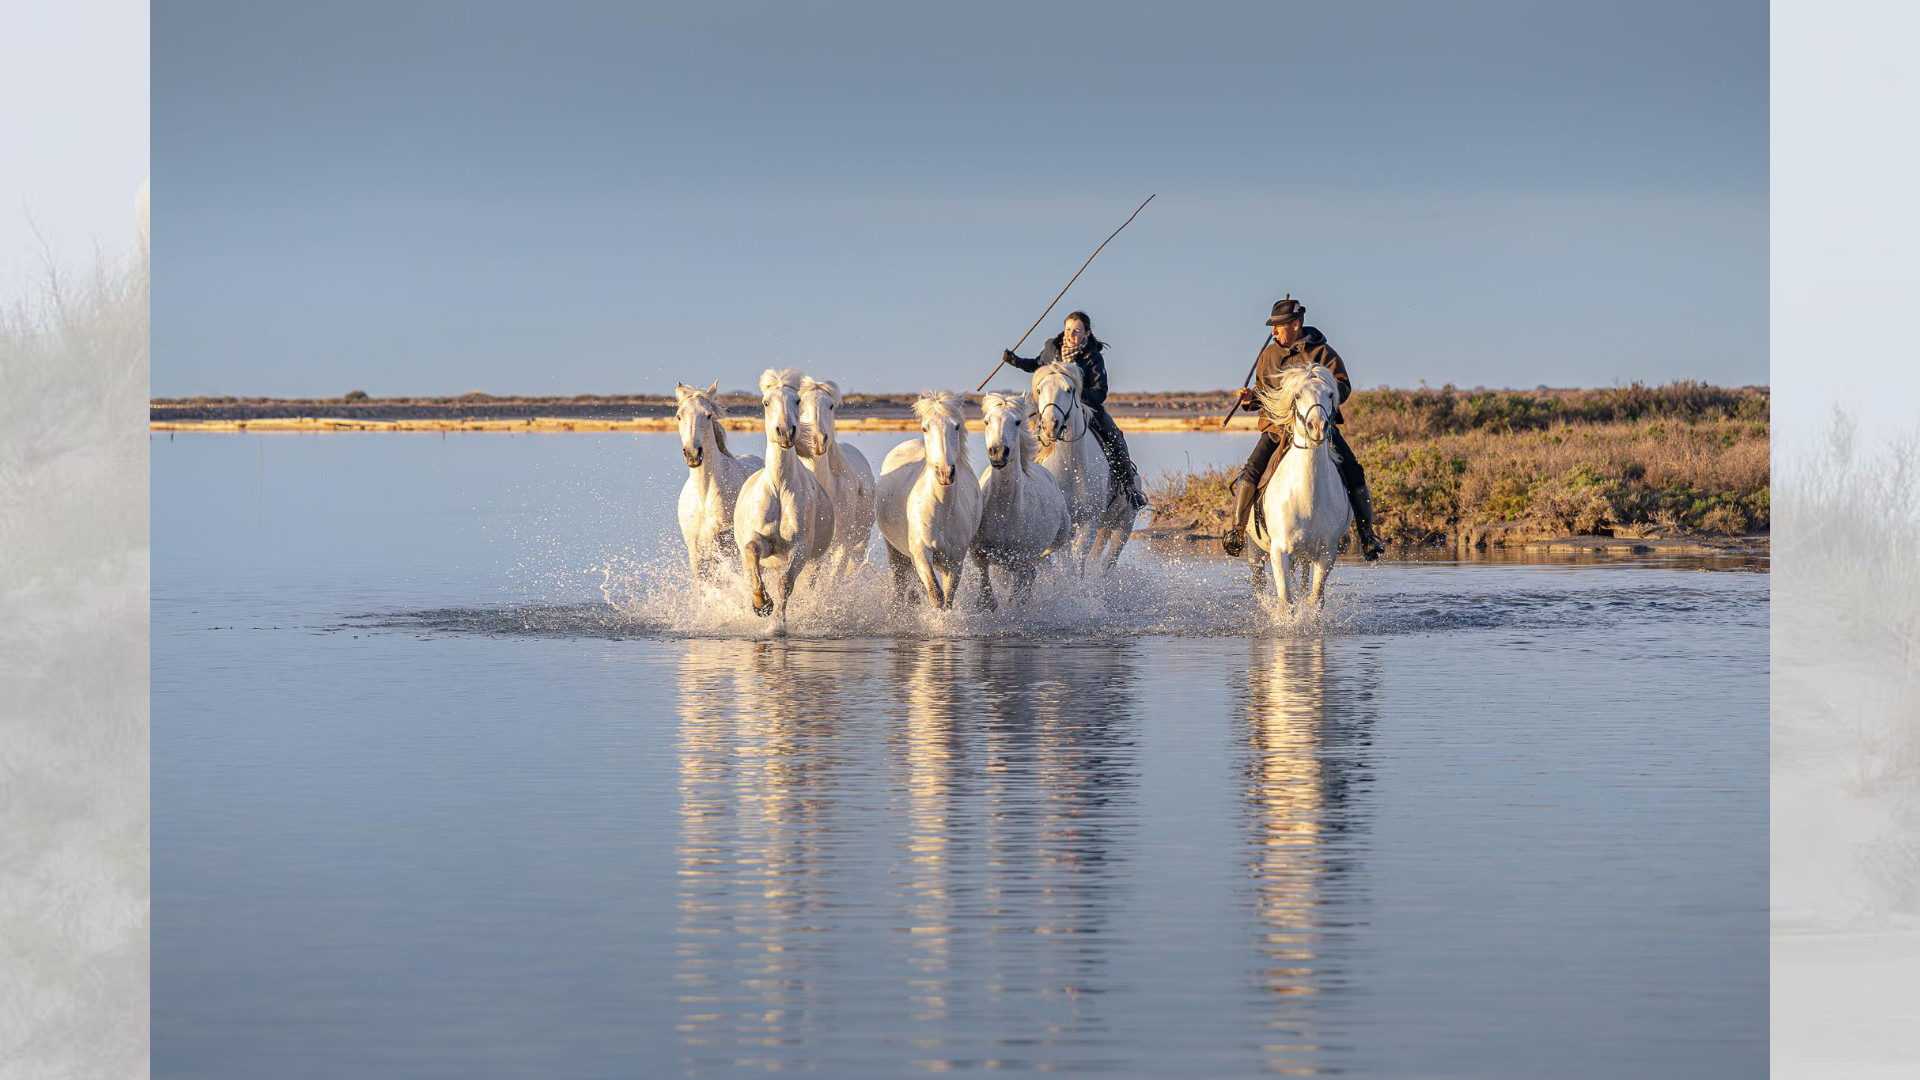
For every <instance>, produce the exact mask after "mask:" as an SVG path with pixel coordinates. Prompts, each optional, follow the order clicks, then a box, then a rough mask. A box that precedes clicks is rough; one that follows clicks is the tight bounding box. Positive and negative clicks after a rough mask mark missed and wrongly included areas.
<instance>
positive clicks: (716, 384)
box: [707, 379, 720, 397]
mask: <svg viewBox="0 0 1920 1080" xmlns="http://www.w3.org/2000/svg"><path fill="white" fill-rule="evenodd" d="M719 389H720V380H719V379H715V380H713V381H712V382H710V383H708V384H707V396H708V397H712V396H713V394H714V392H715V391H717V390H719Z"/></svg>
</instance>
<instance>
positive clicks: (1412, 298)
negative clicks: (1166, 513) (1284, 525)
mask: <svg viewBox="0 0 1920 1080" xmlns="http://www.w3.org/2000/svg"><path fill="white" fill-rule="evenodd" d="M153 35H154V37H153V54H154V63H153V136H154V146H155V151H154V153H155V172H156V174H157V177H158V180H159V189H160V196H161V197H160V202H159V209H158V211H157V215H156V216H157V217H158V219H159V226H158V230H157V231H158V232H159V235H160V242H159V243H158V244H157V251H156V255H155V270H156V286H155V305H156V310H155V316H154V373H153V386H154V392H155V393H156V394H157V395H161V396H184V395H193V394H263V395H336V394H340V393H343V392H345V391H347V390H349V389H364V390H366V391H368V392H369V393H372V394H375V395H389V394H452V393H461V392H465V391H470V390H484V391H487V392H491V393H496V394H500V393H527V394H574V393H614V392H641V391H650V392H664V391H665V390H667V389H669V388H670V387H671V386H672V384H673V383H674V382H675V381H676V380H678V381H686V382H699V383H703V384H704V383H706V382H708V381H710V380H713V379H718V380H719V381H720V383H721V385H722V386H723V387H745V386H751V385H752V384H753V382H754V380H755V378H756V377H757V375H758V373H759V372H760V371H761V370H762V369H763V368H766V367H769V366H776V367H786V366H798V367H803V368H805V369H807V370H808V371H809V372H810V373H813V374H816V375H819V376H823V377H829V378H837V379H838V380H839V381H840V382H841V383H842V384H843V385H845V386H847V387H848V388H850V389H855V390H870V391H880V390H895V391H898V390H917V389H923V388H932V387H960V388H966V389H971V388H972V387H973V386H974V385H975V384H976V383H978V382H979V380H980V379H981V378H982V377H983V376H984V375H985V374H986V372H987V370H988V369H990V368H991V367H992V365H993V363H994V362H995V361H996V360H997V359H998V357H999V353H1000V350H1001V349H1002V348H1003V347H1007V346H1010V345H1012V344H1013V343H1014V341H1015V339H1016V338H1018V336H1019V334H1020V333H1021V331H1022V330H1024V329H1025V328H1026V326H1027V325H1028V324H1029V323H1030V322H1032V321H1033V319H1034V317H1035V316H1037V315H1038V314H1039V313H1040V310H1041V309H1042V308H1043V307H1044V306H1045V304H1046V302H1047V300H1048V299H1049V298H1050V297H1052V296H1053V294H1054V293H1055V292H1056V291H1058V290H1059V288H1060V286H1061V285H1062V284H1064V283H1065V282H1066V280H1067V278H1068V277H1069V276H1071V275H1072V273H1073V271H1074V268H1075V267H1077V266H1078V265H1079V264H1080V262H1081V260H1083V259H1084V258H1086V256H1087V254H1088V253H1089V252H1091V251H1092V250H1093V248H1094V247H1095V246H1096V245H1097V244H1098V243H1099V242H1100V240H1101V239H1102V238H1104V237H1105V236H1106V235H1107V234H1108V233H1109V232H1111V231H1112V230H1113V228H1114V227H1115V226H1117V225H1118V224H1119V223H1120V222H1121V221H1122V220H1124V219H1125V218H1126V216H1127V214H1128V213H1130V212H1131V211H1132V210H1133V208H1134V207H1135V206H1136V205H1138V204H1139V202H1140V200H1141V199H1143V198H1145V197H1146V196H1147V195H1148V194H1156V195H1157V198H1155V200H1154V202H1153V203H1152V205H1150V206H1148V207H1147V209H1146V211H1145V212H1144V213H1142V214H1141V215H1140V217H1139V219H1138V220H1137V221H1135V222H1134V223H1133V224H1132V225H1131V226H1130V227H1129V228H1128V229H1127V230H1126V231H1125V232H1123V233H1122V234H1121V235H1120V236H1119V238H1117V239H1116V240H1114V242H1113V243H1112V244H1111V245H1109V246H1108V248H1107V249H1106V250H1105V251H1104V252H1103V253H1102V254H1101V255H1100V258H1099V259H1098V260H1096V261H1095V262H1094V263H1093V265H1092V266H1091V267H1090V268H1088V270H1087V271H1086V273H1085V275H1084V276H1083V277H1082V278H1081V279H1080V281H1079V282H1078V283H1077V284H1076V285H1075V286H1074V288H1073V289H1072V291H1071V292H1069V293H1068V294H1067V296H1066V297H1065V298H1064V299H1063V300H1062V301H1061V304H1060V307H1059V308H1057V309H1056V311H1055V313H1054V314H1053V315H1052V316H1050V317H1049V318H1048V321H1047V322H1046V323H1044V324H1042V328H1041V330H1040V331H1039V332H1036V334H1035V335H1034V337H1033V338H1032V339H1030V340H1029V341H1028V343H1027V344H1026V346H1025V347H1024V348H1023V350H1022V351H1023V352H1025V353H1026V354H1028V355H1032V354H1033V353H1034V352H1036V351H1037V347H1038V342H1039V341H1040V340H1041V339H1042V338H1043V337H1044V336H1045V335H1046V334H1048V333H1051V332H1054V331H1057V329H1058V320H1059V318H1060V317H1061V316H1063V315H1064V314H1065V313H1066V312H1067V311H1068V310H1071V309H1073V308H1085V309H1086V310H1088V311H1089V312H1091V313H1092V315H1093V318H1094V322H1095V332H1096V333H1097V334H1098V335H1099V336H1100V337H1102V338H1103V339H1105V340H1107V341H1108V342H1109V343H1110V349H1109V352H1108V364H1109V368H1110V372H1111V376H1112V381H1113V385H1114V387H1115V388H1116V389H1119V390H1157V389H1208V388H1219V387H1226V386H1236V385H1238V384H1239V383H1240V381H1241V380H1242V378H1243V376H1244V375H1245V372H1246V369H1247V366H1248V365H1249V364H1250V363H1251V361H1252V357H1253V354H1254V352H1255V351H1256V350H1257V348H1258V346H1259V344H1260V342H1261V339H1262V337H1263V335H1264V333H1265V328H1264V325H1263V324H1264V322H1265V317H1266V313H1267V310H1268V308H1269V307H1270V305H1271V304H1272V302H1273V301H1274V300H1276V299H1278V298H1279V297H1280V296H1281V295H1282V294H1283V293H1292V294H1293V295H1294V296H1296V297H1299V298H1301V299H1302V300H1303V301H1304V302H1305V303H1306V305H1307V308H1308V321H1309V322H1310V323H1312V324H1314V325H1317V326H1319V327H1320V328H1321V329H1322V330H1323V331H1324V332H1325V333H1326V334H1327V335H1328V337H1329V339H1330V340H1331V341H1332V343H1333V344H1334V345H1335V347H1336V348H1338V349H1339V350H1340V352H1341V354H1342V355H1343V357H1345V359H1346V361H1347V363H1348V366H1349V368H1350V370H1351V371H1352V373H1353V376H1354V379H1355V381H1356V383H1357V384H1358V385H1361V386H1377V385H1398V386H1413V385H1418V384H1420V383H1422V382H1425V383H1428V384H1430V385H1434V386H1438V385H1442V384H1444V383H1449V382H1451V383H1455V384H1457V385H1461V386H1473V385H1486V386H1513V387H1532V386H1535V385H1541V384H1545V385H1553V386H1573V385H1611V384H1615V383H1623V382H1627V381H1631V380H1636V379H1638V380H1645V381H1649V382H1665V381H1668V380H1671V379H1677V378H1692V379H1705V380H1709V381H1712V382H1717V383H1732V384H1746V383H1762V382H1765V381H1767V336H1766V335H1767V326H1768V320H1767V314H1768V286H1767V257H1768V232H1767V230H1768V174H1767V168H1768V83H1767V78H1768V43H1769V42H1768V22H1767V7H1766V5H1765V4H1764V3H1761V2H1751V0H1748V2H1739V3H1728V2H1716V0H1704V2H1695V3H1687V4H1666V3H1620V4H1607V5H1578V4H1537V3H1531V2H1513V3H1504V2H1500V3H1489V2H1473V3H1468V2H1459V3H1431V2H1409V3H1393V2H1376V3H1366V4H1326V3H1312V4H1298V3H1294V4H1289V3H1245V4H1243V3H1219V4H1206V3H1200V4H1178V5H1175V4H1128V3H1110V4H1031V3H992V2H988V3H974V4H967V5H943V6H930V5H902V4H847V3H839V4H836V3H821V4H809V5H790V4H708V5H690V4H671V5H639V4H632V3H606V4H601V3H564V2H563V3H555V4H540V5H531V4H528V5H506V4H498V3H470V2H461V3H438V2H427V0H415V2H409V3H406V4H400V5H393V4H374V3H354V2H348V3H339V4H328V5H284V4H274V5H261V4H254V3H241V2H225V0H222V2H200V0H186V2H179V3H169V4H167V5H163V6H161V7H159V8H158V9H157V11H156V13H155V17H154V23H153ZM999 382H1000V383H1004V384H1005V385H1008V386H1012V385H1014V383H1015V380H1013V379H1010V378H1008V377H1006V376H1004V375H1003V376H1002V378H1001V379H1000V381H999ZM997 385H998V384H997Z"/></svg>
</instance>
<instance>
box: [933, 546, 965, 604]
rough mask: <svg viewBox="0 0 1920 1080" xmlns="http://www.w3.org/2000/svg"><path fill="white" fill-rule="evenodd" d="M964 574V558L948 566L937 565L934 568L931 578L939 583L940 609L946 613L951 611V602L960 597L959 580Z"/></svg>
mask: <svg viewBox="0 0 1920 1080" xmlns="http://www.w3.org/2000/svg"><path fill="white" fill-rule="evenodd" d="M966 572H967V563H966V560H965V559H964V558H962V559H959V560H956V561H955V562H954V563H953V564H952V565H949V566H941V565H937V564H936V565H935V566H934V568H933V576H934V578H935V579H936V580H938V581H939V582H940V606H941V607H942V608H944V609H946V610H948V611H951V610H953V602H954V601H955V600H956V599H958V598H959V596H960V578H961V577H962V576H963V575H965V574H966Z"/></svg>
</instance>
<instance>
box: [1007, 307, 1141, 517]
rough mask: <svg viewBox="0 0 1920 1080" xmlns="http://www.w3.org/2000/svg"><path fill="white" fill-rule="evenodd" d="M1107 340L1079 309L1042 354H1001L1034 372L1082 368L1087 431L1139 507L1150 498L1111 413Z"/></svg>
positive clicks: (1116, 483)
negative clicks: (1061, 364) (1060, 366)
mask: <svg viewBox="0 0 1920 1080" xmlns="http://www.w3.org/2000/svg"><path fill="white" fill-rule="evenodd" d="M1106 347H1107V343H1106V342H1104V341H1101V340H1100V339H1099V338H1097V337H1094V336H1093V320H1092V319H1091V318H1088V316H1087V313H1086V312H1084V311H1076V312H1073V313H1072V314H1070V315H1068V316H1067V320H1066V322H1065V323H1064V324H1063V325H1062V326H1061V328H1060V333H1058V334H1056V335H1055V336H1053V337H1050V338H1048V339H1047V343H1046V346H1045V347H1043V348H1042V349H1041V350H1040V355H1039V356H1037V357H1035V358H1034V359H1032V360H1028V359H1027V358H1025V357H1023V356H1015V355H1014V354H1013V350H1012V349H1004V350H1002V351H1001V353H1000V359H1001V361H1002V362H1003V363H1006V364H1010V365H1012V366H1013V367H1017V368H1019V369H1020V370H1021V371H1025V372H1028V373H1032V372H1035V371H1038V370H1040V369H1041V368H1043V367H1045V366H1047V365H1048V364H1051V363H1053V362H1054V361H1055V360H1065V361H1067V362H1068V363H1070V364H1074V365H1076V366H1078V367H1079V369H1080V404H1082V405H1085V406H1086V407H1087V430H1089V431H1091V432H1093V435H1094V438H1096V439H1099V440H1100V447H1101V449H1103V450H1105V451H1106V452H1107V467H1108V468H1110V469H1111V470H1113V481H1112V483H1113V486H1114V487H1115V488H1118V489H1119V490H1121V491H1124V492H1126V493H1127V500H1128V501H1129V502H1131V503H1132V504H1133V508H1134V509H1135V510H1138V509H1140V508H1141V507H1143V506H1145V505H1147V497H1146V496H1145V495H1142V494H1141V493H1140V474H1139V472H1138V471H1137V470H1135V469H1134V467H1133V458H1132V457H1131V456H1129V455H1128V454H1127V437H1126V436H1125V435H1122V434H1120V428H1119V426H1118V425H1117V424H1115V423H1114V422H1113V417H1111V416H1108V415H1107V407H1106V400H1107V361H1106V358H1105V356H1103V355H1102V352H1103V350H1105V348H1106Z"/></svg>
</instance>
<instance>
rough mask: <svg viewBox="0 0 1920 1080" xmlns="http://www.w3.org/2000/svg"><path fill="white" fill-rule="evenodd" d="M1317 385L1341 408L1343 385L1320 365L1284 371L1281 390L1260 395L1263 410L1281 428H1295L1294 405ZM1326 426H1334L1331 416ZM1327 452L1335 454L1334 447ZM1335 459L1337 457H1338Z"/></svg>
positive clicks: (1261, 392) (1307, 365)
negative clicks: (1302, 395)
mask: <svg viewBox="0 0 1920 1080" xmlns="http://www.w3.org/2000/svg"><path fill="white" fill-rule="evenodd" d="M1315 384H1321V385H1324V386H1325V388H1326V390H1327V393H1328V394H1329V395H1330V396H1331V397H1332V398H1333V401H1334V404H1335V406H1336V407H1338V405H1339V402H1340V383H1339V381H1338V380H1337V379H1335V378H1334V377H1333V372H1332V371H1330V370H1329V369H1327V368H1326V367H1324V366H1322V365H1320V364H1301V365H1298V366H1295V367H1290V368H1283V369H1282V370H1281V372H1280V386H1279V388H1278V389H1275V390H1261V391H1260V392H1259V398H1260V408H1261V410H1262V411H1263V412H1265V413H1266V414H1267V418H1268V419H1270V420H1272V421H1273V422H1274V423H1276V424H1279V425H1280V426H1282V427H1292V426H1293V418H1294V402H1296V401H1298V400H1300V395H1301V394H1303V393H1305V392H1306V391H1307V389H1308V388H1309V387H1310V386H1313V385H1315ZM1327 423H1329V424H1331V423H1333V417H1332V415H1328V417H1327ZM1327 452H1328V453H1334V450H1333V447H1332V446H1331V445H1329V446H1328V447H1327ZM1335 456H1336V457H1337V456H1338V455H1337V454H1335Z"/></svg>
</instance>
